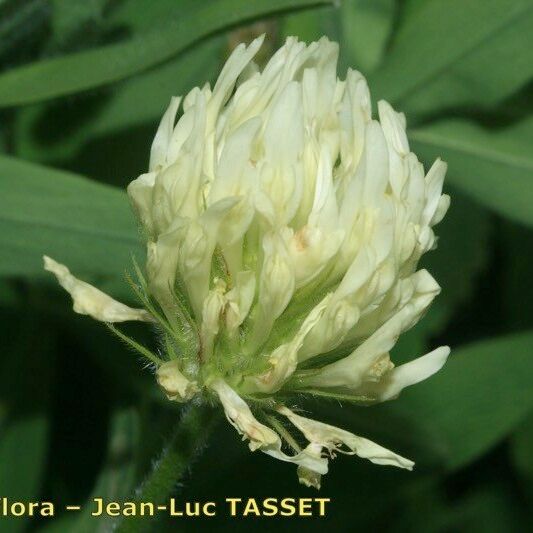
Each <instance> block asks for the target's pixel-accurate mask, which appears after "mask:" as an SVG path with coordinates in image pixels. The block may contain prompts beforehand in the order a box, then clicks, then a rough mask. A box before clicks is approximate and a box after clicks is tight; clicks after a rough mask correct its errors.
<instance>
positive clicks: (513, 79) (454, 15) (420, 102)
mask: <svg viewBox="0 0 533 533" xmlns="http://www.w3.org/2000/svg"><path fill="white" fill-rule="evenodd" d="M532 30H533V5H532V4H531V2H530V1H529V0H469V1H464V0H452V1H450V0H430V1H428V2H426V3H424V4H423V5H418V6H416V9H413V10H412V12H411V16H406V17H405V20H404V23H403V24H402V25H401V27H400V28H399V30H398V32H397V34H396V37H395V39H394V42H393V44H392V47H391V49H390V52H389V54H388V55H387V58H386V60H385V61H384V63H383V65H382V67H381V68H380V69H379V71H377V72H376V75H375V76H374V77H373V79H371V83H370V87H372V90H373V92H374V94H376V95H378V96H379V97H380V98H385V99H387V100H389V101H391V102H393V103H398V102H400V105H401V106H402V108H403V109H406V110H409V109H411V107H412V108H413V109H414V110H418V111H429V110H435V109H436V108H438V107H443V106H451V105H458V104H465V103H472V102H474V103H476V104H480V105H489V104H493V103H494V102H496V101H498V100H499V99H501V98H504V97H506V96H508V95H509V94H511V93H512V92H514V91H515V90H517V89H518V88H520V87H521V86H522V85H523V84H524V83H525V82H526V81H527V80H528V79H529V78H530V77H531V75H532V74H533V65H532V62H531V61H530V60H529V57H528V54H527V53H524V50H527V49H528V48H529V39H530V36H531V31H532Z"/></svg>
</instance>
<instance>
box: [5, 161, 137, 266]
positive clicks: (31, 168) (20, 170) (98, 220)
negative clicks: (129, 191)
mask: <svg viewBox="0 0 533 533" xmlns="http://www.w3.org/2000/svg"><path fill="white" fill-rule="evenodd" d="M0 249H1V250H2V254H1V256H0V275H3V276H6V275H10V276H20V275H34V274H39V273H42V256H43V255H44V254H47V255H50V256H51V257H54V258H56V259H58V260H60V261H61V262H64V263H65V264H68V266H69V268H71V269H72V270H75V271H77V272H80V273H86V272H90V273H94V274H106V275H120V274H121V273H122V272H123V271H124V268H125V267H127V266H128V265H129V264H130V261H131V259H130V258H131V253H132V252H134V253H135V254H137V255H138V256H140V257H142V254H143V252H142V248H141V247H140V245H139V239H138V237H137V234H136V228H135V223H134V220H133V215H132V213H131V212H130V207H129V205H128V200H127V198H126V195H125V193H123V192H122V191H119V190H118V189H115V188H113V187H110V186H108V185H103V184H100V183H96V182H93V181H90V180H88V179H85V178H82V177H80V176H77V175H74V174H70V173H68V172H63V171H59V170H55V169H51V168H46V167H42V166H38V165H34V164H31V163H26V162H22V161H20V160H17V159H14V158H11V157H6V156H0Z"/></svg>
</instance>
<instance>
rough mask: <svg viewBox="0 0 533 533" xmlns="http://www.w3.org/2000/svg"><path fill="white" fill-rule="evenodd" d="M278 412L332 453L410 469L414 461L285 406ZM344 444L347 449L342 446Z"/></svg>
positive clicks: (306, 436)
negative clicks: (356, 456)
mask: <svg viewBox="0 0 533 533" xmlns="http://www.w3.org/2000/svg"><path fill="white" fill-rule="evenodd" d="M278 411H279V413H280V414H282V415H284V416H286V417H287V418H288V419H289V420H290V421H291V422H292V423H293V424H294V425H295V426H296V427H297V428H298V429H299V430H300V431H301V432H302V433H303V434H304V436H305V438H306V439H307V440H308V441H309V442H311V443H314V444H316V445H319V446H321V447H322V448H324V449H326V450H328V451H329V453H331V454H334V453H335V452H340V453H348V454H355V455H358V456H359V457H362V458H364V459H368V460H369V461H371V462H372V463H375V464H378V465H391V466H397V467H399V468H406V469H407V470H412V468H413V465H414V463H413V462H412V461H410V460H409V459H405V458H404V457H402V456H401V455H398V454H396V453H394V452H391V451H390V450H387V449H386V448H383V446H380V445H379V444H376V443H375V442H372V441H371V440H368V439H365V438H363V437H358V436H357V435H354V434H353V433H350V432H349V431H345V430H344V429H340V428H337V427H335V426H330V425H328V424H324V423H322V422H318V421H316V420H311V419H310V418H305V417H303V416H300V415H297V414H296V413H294V412H292V411H291V410H290V409H288V408H287V407H280V408H279V409H278ZM343 446H345V447H346V448H347V449H345V448H342V447H343Z"/></svg>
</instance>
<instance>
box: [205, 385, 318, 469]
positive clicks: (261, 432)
mask: <svg viewBox="0 0 533 533" xmlns="http://www.w3.org/2000/svg"><path fill="white" fill-rule="evenodd" d="M209 387H211V389H213V390H214V391H215V392H216V393H217V395H218V397H219V399H220V402H221V403H222V406H223V407H224V412H225V414H226V418H227V419H228V422H229V423H230V424H231V425H232V426H233V427H234V428H235V429H236V430H237V432H238V433H239V434H240V435H242V436H243V438H244V439H248V440H249V441H250V442H249V443H248V446H249V447H250V450H251V451H255V450H261V451H262V452H263V453H266V454H267V455H270V456H271V457H274V458H275V459H279V460H280V461H284V462H287V463H294V464H296V465H298V466H303V467H305V468H307V469H310V470H313V471H314V472H318V473H319V474H326V473H327V471H328V461H327V459H326V458H324V457H321V456H320V455H319V454H317V453H316V452H317V450H316V448H315V447H312V446H311V447H309V446H308V447H307V448H306V449H304V450H303V451H301V452H300V453H297V454H296V455H293V456H291V455H287V454H285V453H284V452H283V451H282V450H281V439H280V437H279V435H278V434H277V433H276V432H275V431H273V430H272V429H270V428H269V427H267V426H265V425H264V424H261V423H260V422H259V421H258V420H257V419H256V418H255V417H254V415H253V414H252V412H251V411H250V408H249V407H248V404H247V403H246V402H245V401H244V400H243V399H242V398H241V397H240V396H239V395H238V394H237V393H236V392H235V391H234V390H233V389H232V388H231V387H230V386H229V385H228V384H227V383H226V382H225V381H224V380H222V379H219V378H218V379H215V380H213V381H212V382H211V383H209Z"/></svg>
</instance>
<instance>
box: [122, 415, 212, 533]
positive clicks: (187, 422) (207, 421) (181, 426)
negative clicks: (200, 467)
mask: <svg viewBox="0 0 533 533" xmlns="http://www.w3.org/2000/svg"><path fill="white" fill-rule="evenodd" d="M217 419H218V417H217V413H216V411H215V410H214V409H213V408H211V407H209V406H206V405H200V406H191V407H189V408H188V409H187V411H186V412H185V414H184V415H183V416H182V418H181V419H180V421H179V423H178V425H177V427H176V430H175V431H174V434H173V435H172V437H171V439H170V441H169V442H168V444H167V445H166V446H165V448H164V449H163V451H162V453H161V456H160V457H159V459H158V460H157V461H156V462H155V463H154V466H153V468H152V471H151V472H150V473H149V474H148V476H147V477H146V479H145V480H144V482H143V483H142V484H141V485H140V486H139V487H138V488H137V490H136V491H135V495H134V496H133V497H132V498H131V499H130V501H134V502H141V501H142V502H149V503H153V504H154V507H157V505H168V502H169V499H170V498H171V496H172V495H173V493H174V492H175V491H176V489H177V486H178V481H179V480H180V478H181V477H182V476H183V475H184V474H185V472H186V471H187V469H188V468H189V466H190V465H191V463H192V461H193V460H194V459H195V458H196V457H197V456H198V455H199V453H200V452H201V451H202V449H203V448H204V446H205V444H206V442H207V439H208V437H209V434H210V433H211V430H212V429H213V427H214V426H215V423H216V421H217ZM156 519H157V513H156V514H155V516H154V517H153V519H152V520H150V519H149V518H148V517H146V516H131V517H123V518H122V520H121V521H120V522H119V523H118V524H117V527H116V529H115V531H117V532H119V533H139V532H143V531H153V526H154V520H156Z"/></svg>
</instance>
